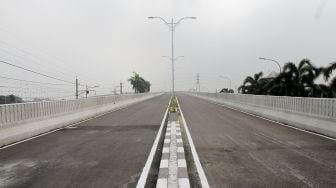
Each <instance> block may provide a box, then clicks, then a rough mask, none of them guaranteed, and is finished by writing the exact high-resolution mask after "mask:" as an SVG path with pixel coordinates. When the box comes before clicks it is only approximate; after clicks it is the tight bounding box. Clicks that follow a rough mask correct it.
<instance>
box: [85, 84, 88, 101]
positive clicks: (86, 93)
mask: <svg viewBox="0 0 336 188" xmlns="http://www.w3.org/2000/svg"><path fill="white" fill-rule="evenodd" d="M88 94H89V88H88V86H87V85H86V89H85V98H87V96H88Z"/></svg>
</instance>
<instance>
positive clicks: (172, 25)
mask: <svg viewBox="0 0 336 188" xmlns="http://www.w3.org/2000/svg"><path fill="white" fill-rule="evenodd" d="M171 32H172V92H173V95H175V70H174V69H175V68H174V67H175V66H174V19H173V18H172V21H171Z"/></svg>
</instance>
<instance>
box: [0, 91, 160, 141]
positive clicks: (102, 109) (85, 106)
mask: <svg viewBox="0 0 336 188" xmlns="http://www.w3.org/2000/svg"><path fill="white" fill-rule="evenodd" d="M160 94H161V93H144V94H125V95H106V96H97V97H90V98H82V99H77V100H76V99H74V100H59V101H47V102H33V103H18V104H6V105H0V147H1V146H4V145H8V144H10V143H13V142H17V141H19V140H23V139H26V138H29V137H32V136H35V135H38V134H42V133H45V132H48V131H50V130H54V129H57V128H61V127H64V126H67V125H69V124H71V123H75V122H79V121H82V120H85V119H89V118H92V117H95V116H98V115H100V114H103V113H106V112H109V111H112V110H116V109H118V108H122V107H125V106H128V105H131V104H134V103H136V102H140V101H143V100H146V99H149V98H152V97H155V96H158V95H160Z"/></svg>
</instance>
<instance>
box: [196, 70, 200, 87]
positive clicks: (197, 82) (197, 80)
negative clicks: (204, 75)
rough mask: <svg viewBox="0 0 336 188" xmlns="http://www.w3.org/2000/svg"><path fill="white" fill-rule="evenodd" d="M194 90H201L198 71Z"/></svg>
mask: <svg viewBox="0 0 336 188" xmlns="http://www.w3.org/2000/svg"><path fill="white" fill-rule="evenodd" d="M196 91H201V84H200V75H199V73H197V74H196Z"/></svg>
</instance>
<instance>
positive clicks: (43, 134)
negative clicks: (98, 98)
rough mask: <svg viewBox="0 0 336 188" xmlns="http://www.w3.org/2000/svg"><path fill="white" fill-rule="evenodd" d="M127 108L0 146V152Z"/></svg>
mask: <svg viewBox="0 0 336 188" xmlns="http://www.w3.org/2000/svg"><path fill="white" fill-rule="evenodd" d="M127 107H130V105H127V106H123V107H119V108H116V109H113V110H111V111H108V112H105V113H103V114H99V115H97V116H94V117H91V118H88V119H85V120H82V121H79V122H76V123H72V124H70V125H67V126H64V127H61V128H57V129H54V130H51V131H48V132H45V133H42V134H39V135H36V136H33V137H30V138H26V139H23V140H21V141H18V142H14V143H13V144H8V145H5V146H2V147H0V150H2V149H6V148H9V147H12V146H15V145H18V144H21V143H24V142H28V141H30V140H33V139H35V138H39V137H42V136H45V135H48V134H51V133H54V132H57V131H59V130H63V129H66V128H68V127H72V126H75V125H78V124H81V123H84V122H87V121H90V120H92V119H96V118H99V117H101V116H104V115H107V114H109V113H112V112H115V111H118V110H121V109H124V108H127Z"/></svg>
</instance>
